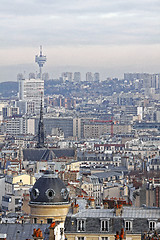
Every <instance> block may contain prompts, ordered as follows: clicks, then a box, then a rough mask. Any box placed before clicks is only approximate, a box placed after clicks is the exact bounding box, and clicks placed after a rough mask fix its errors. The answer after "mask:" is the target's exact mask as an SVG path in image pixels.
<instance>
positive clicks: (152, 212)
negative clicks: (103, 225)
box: [73, 207, 160, 219]
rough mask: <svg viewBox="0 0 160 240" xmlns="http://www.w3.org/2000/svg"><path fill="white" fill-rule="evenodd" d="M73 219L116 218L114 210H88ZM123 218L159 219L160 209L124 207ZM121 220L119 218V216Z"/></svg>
mask: <svg viewBox="0 0 160 240" xmlns="http://www.w3.org/2000/svg"><path fill="white" fill-rule="evenodd" d="M73 217H76V218H113V217H114V218H116V216H115V211H114V209H87V210H84V211H82V212H79V213H77V214H75V215H73ZM120 217H121V218H133V219H135V218H147V219H159V218H160V208H136V207H123V211H122V214H121V216H120ZM117 218H119V216H117Z"/></svg>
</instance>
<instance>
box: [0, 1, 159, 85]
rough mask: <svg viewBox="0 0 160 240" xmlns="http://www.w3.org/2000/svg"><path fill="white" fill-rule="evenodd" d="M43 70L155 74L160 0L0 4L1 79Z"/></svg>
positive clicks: (10, 78) (118, 74)
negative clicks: (39, 57) (43, 59)
mask: <svg viewBox="0 0 160 240" xmlns="http://www.w3.org/2000/svg"><path fill="white" fill-rule="evenodd" d="M39 45H43V49H44V54H46V55H47V63H46V64H45V66H44V70H43V71H48V72H49V73H50V76H51V77H58V76H59V75H60V73H61V72H62V71H82V73H83V74H84V72H87V71H93V72H96V71H99V72H100V73H101V75H102V78H104V77H105V76H111V77H115V76H118V77H122V76H123V72H128V71H130V72H136V71H137V72H160V0H25V1H24V0H1V7H0V54H1V58H0V81H8V80H16V75H17V73H18V72H24V71H26V72H27V73H28V72H35V71H36V70H38V66H37V65H36V64H35V63H34V56H35V54H37V53H38V52H39Z"/></svg>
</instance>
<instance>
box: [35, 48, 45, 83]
mask: <svg viewBox="0 0 160 240" xmlns="http://www.w3.org/2000/svg"><path fill="white" fill-rule="evenodd" d="M46 61H47V58H46V56H44V55H42V46H40V55H39V56H38V55H36V57H35V62H36V63H38V65H39V75H40V79H41V78H42V67H43V65H44V64H45V62H46Z"/></svg>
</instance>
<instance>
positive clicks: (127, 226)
mask: <svg viewBox="0 0 160 240" xmlns="http://www.w3.org/2000/svg"><path fill="white" fill-rule="evenodd" d="M125 230H126V231H132V221H125Z"/></svg>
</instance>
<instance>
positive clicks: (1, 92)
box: [0, 81, 18, 98]
mask: <svg viewBox="0 0 160 240" xmlns="http://www.w3.org/2000/svg"><path fill="white" fill-rule="evenodd" d="M17 93H18V82H11V81H10V82H1V83H0V97H4V98H5V97H12V96H16V95H17Z"/></svg>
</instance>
